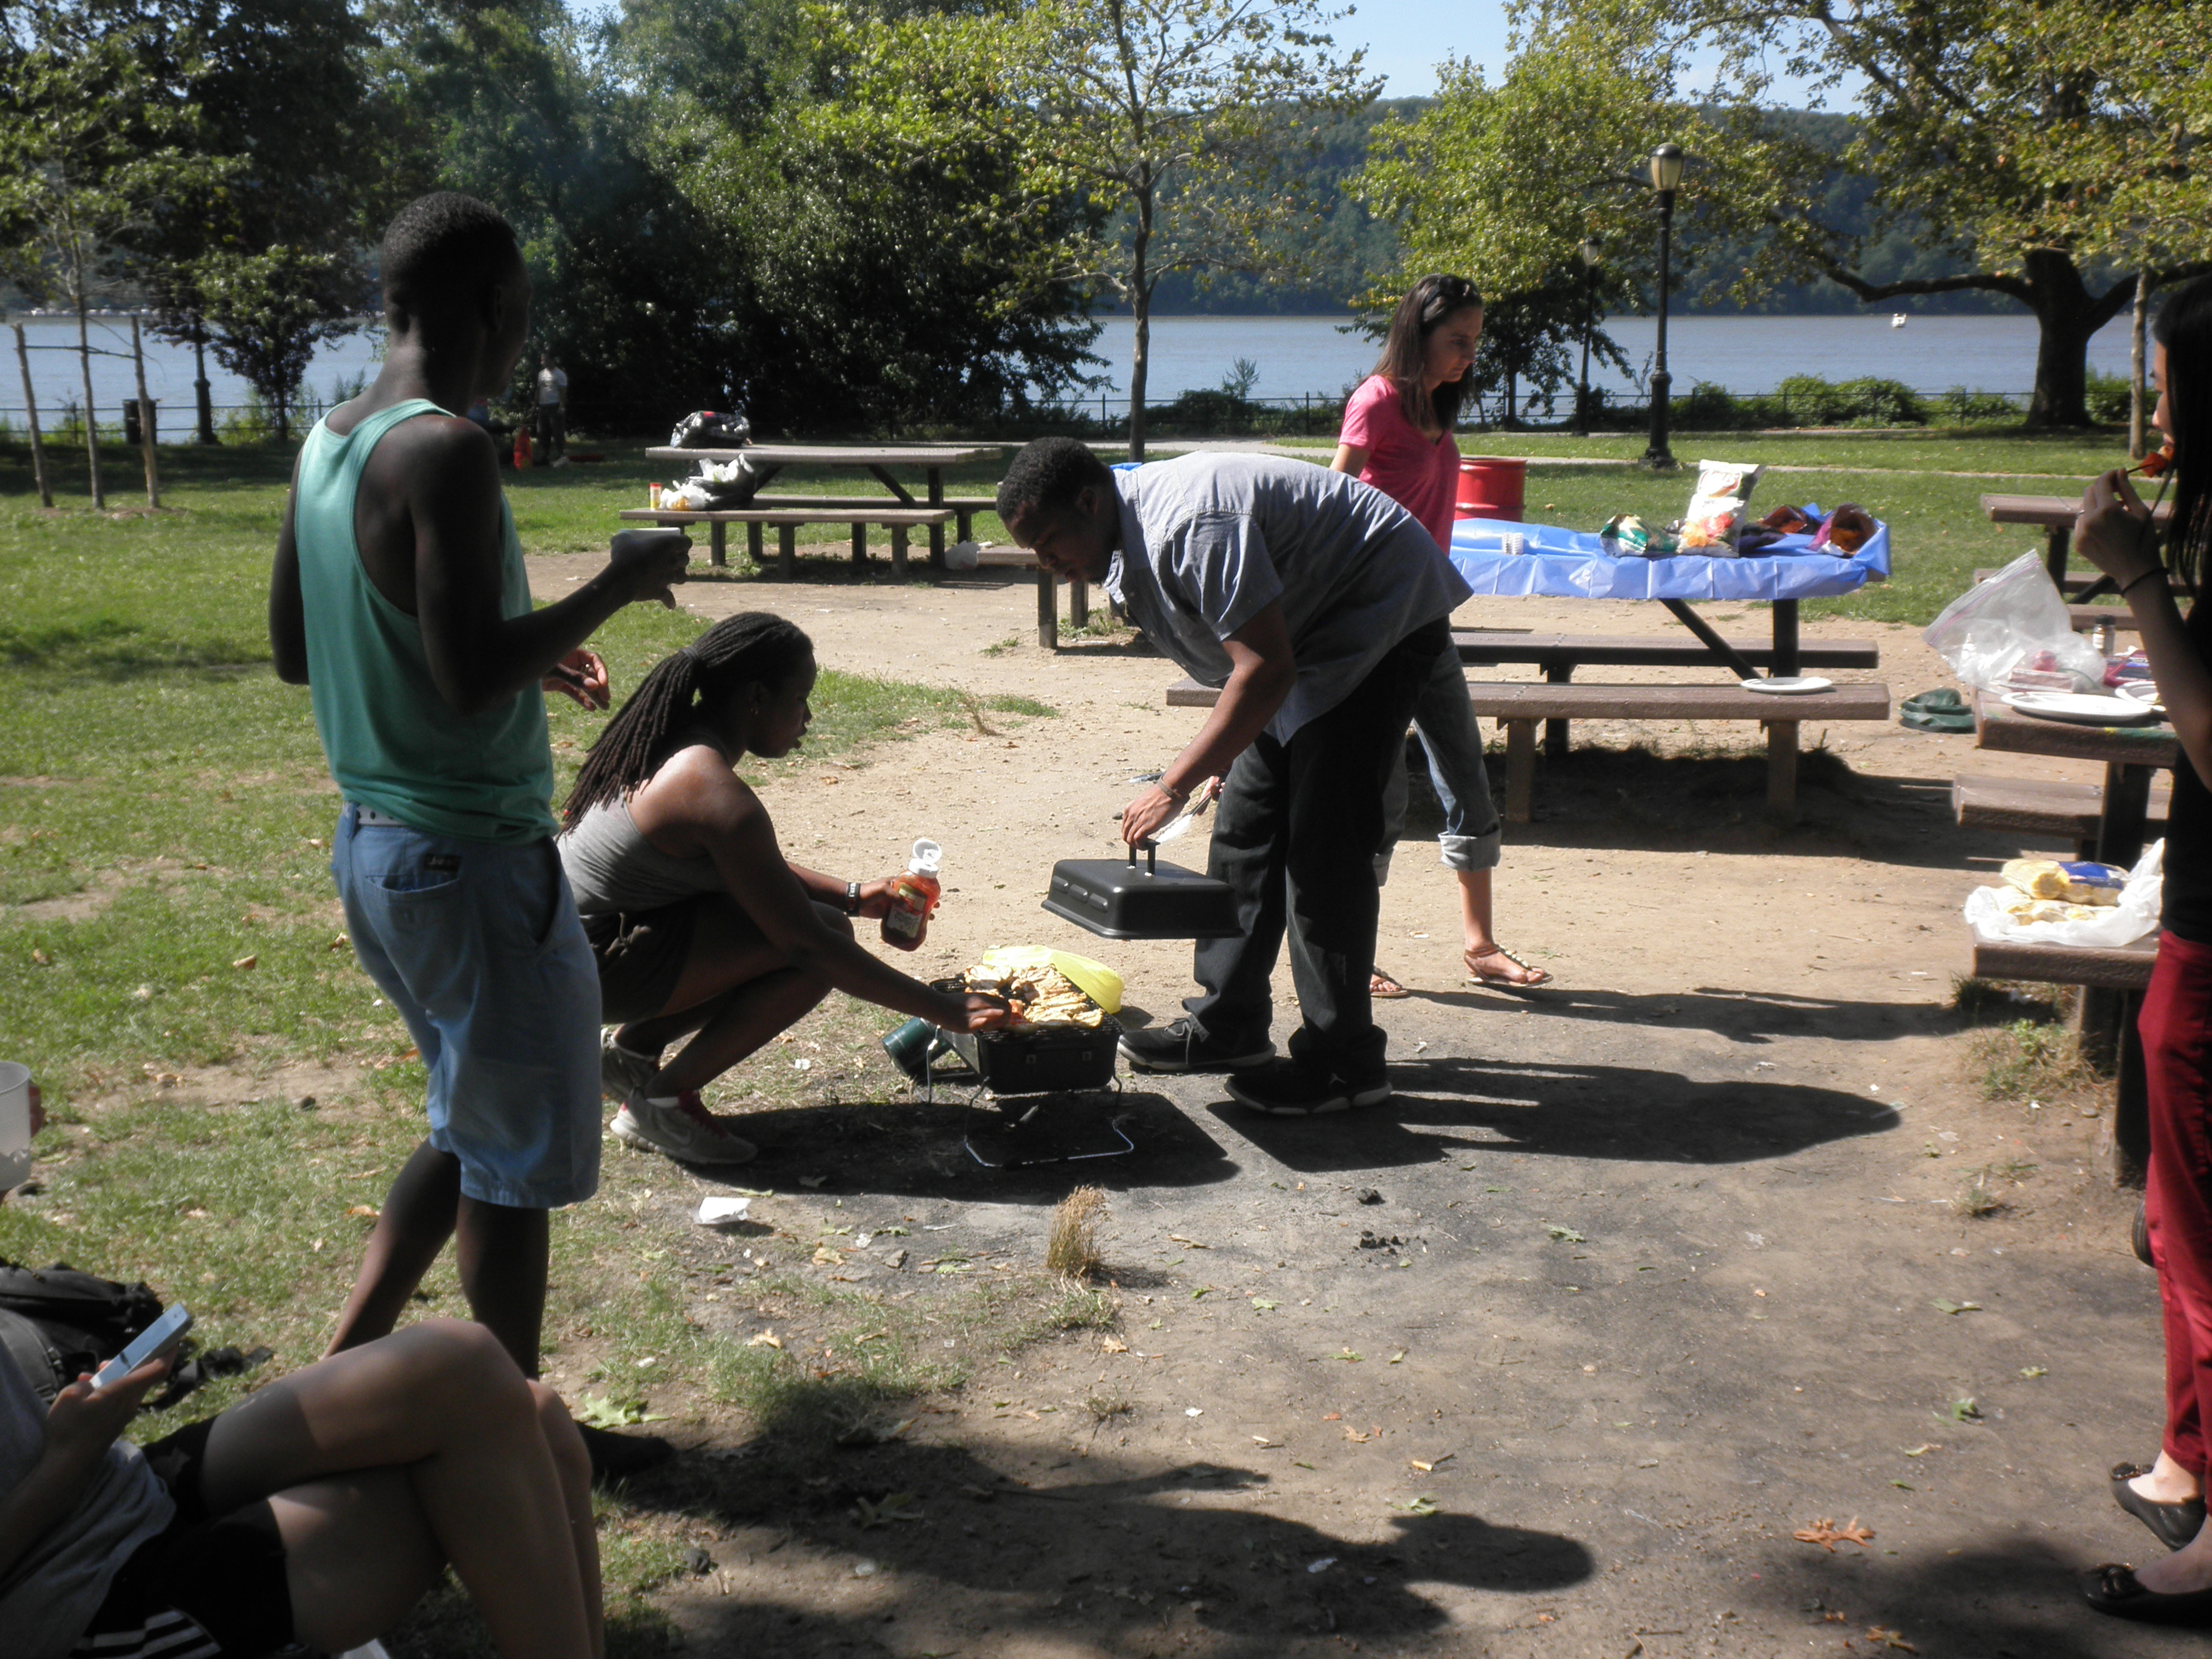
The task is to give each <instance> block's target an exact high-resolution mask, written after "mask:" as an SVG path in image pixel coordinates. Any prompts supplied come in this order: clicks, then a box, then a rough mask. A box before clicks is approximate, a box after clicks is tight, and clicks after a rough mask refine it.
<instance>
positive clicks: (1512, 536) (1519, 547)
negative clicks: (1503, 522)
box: [1498, 530, 1528, 558]
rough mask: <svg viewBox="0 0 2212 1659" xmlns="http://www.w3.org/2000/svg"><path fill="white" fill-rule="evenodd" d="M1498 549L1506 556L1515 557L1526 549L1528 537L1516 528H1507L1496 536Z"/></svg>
mask: <svg viewBox="0 0 2212 1659" xmlns="http://www.w3.org/2000/svg"><path fill="white" fill-rule="evenodd" d="M1498 550H1499V551H1500V552H1502V553H1504V554H1505V555H1506V556H1508V557H1513V558H1517V557H1519V556H1521V555H1522V554H1523V553H1526V552H1527V551H1528V537H1527V536H1525V535H1523V534H1522V532H1520V531H1518V530H1509V531H1507V532H1505V533H1504V535H1502V536H1500V537H1499V538H1498Z"/></svg>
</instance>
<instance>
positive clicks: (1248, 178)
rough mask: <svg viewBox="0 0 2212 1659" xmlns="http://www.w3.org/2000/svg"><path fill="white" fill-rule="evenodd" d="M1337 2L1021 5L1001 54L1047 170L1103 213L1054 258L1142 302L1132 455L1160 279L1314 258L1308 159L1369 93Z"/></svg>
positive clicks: (1141, 420)
mask: <svg viewBox="0 0 2212 1659" xmlns="http://www.w3.org/2000/svg"><path fill="white" fill-rule="evenodd" d="M1334 18H1335V14H1334V13H1331V12H1328V11H1327V10H1325V9H1323V7H1322V4H1321V3H1319V0H1037V3H1036V4H1035V5H1033V6H1032V7H1031V8H1030V9H1029V10H1028V11H1027V12H1026V13H1025V14H1024V15H1023V16H1022V18H1021V19H1020V21H1019V23H1018V29H1017V35H1018V46H1017V49H1016V52H1015V54H1014V56H1013V58H1012V60H1011V62H1010V64H1009V67H1010V69H1011V70H1012V85H1013V91H1014V95H1015V96H1016V97H1017V98H1018V100H1020V101H1021V102H1022V104H1024V106H1027V107H1028V108H1030V109H1031V110H1033V111H1034V112H1035V115H1036V119H1037V121H1038V122H1039V123H1040V124H1041V125H1042V128H1043V132H1042V146H1041V150H1042V155H1043V157H1044V158H1046V160H1047V161H1048V164H1049V167H1050V171H1049V172H1048V173H1047V174H1046V175H1045V178H1046V179H1047V180H1048V182H1049V183H1051V184H1055V185H1058V186H1059V191H1060V192H1062V193H1067V194H1079V195H1080V196H1081V197H1082V198H1083V199H1084V200H1085V203H1086V204H1087V205H1088V206H1089V207H1090V208H1091V210H1093V211H1094V212H1095V214H1096V215H1097V218H1096V220H1095V221H1094V224H1095V227H1096V228H1094V229H1093V230H1092V231H1091V234H1087V235H1073V234H1071V235H1070V236H1069V237H1067V238H1066V240H1064V241H1063V242H1062V244H1061V246H1060V250H1059V255H1060V264H1059V273H1060V275H1061V276H1063V277H1064V278H1065V279H1067V280H1070V281H1074V282H1082V283H1096V284H1098V285H1099V286H1101V287H1102V288H1103V289H1104V290H1105V291H1106V292H1108V293H1110V294H1111V295H1113V296H1114V297H1115V298H1116V299H1118V300H1119V301H1121V302H1122V303H1123V304H1124V305H1126V306H1127V307H1128V308H1129V311H1130V313H1131V314H1132V315H1133V317H1134V318H1135V319H1136V347H1135V352H1134V355H1133V359H1132V362H1131V368H1130V375H1129V382H1130V384H1129V453H1130V456H1131V457H1132V458H1133V459H1143V457H1144V453H1145V381H1146V370H1147V367H1148V363H1149V358H1150V343H1151V317H1152V301H1153V296H1154V295H1155V292H1156V291H1157V289H1158V286H1159V283H1160V282H1161V280H1162V279H1163V278H1164V277H1165V276H1171V275H1175V274H1177V273H1187V274H1189V275H1192V276H1201V277H1203V276H1211V275H1212V274H1214V273H1217V272H1222V271H1245V272H1257V271H1267V272H1271V273H1275V274H1279V275H1288V276H1291V277H1292V278H1294V279H1295V278H1297V277H1298V276H1304V275H1306V274H1307V272H1308V271H1309V270H1310V264H1309V260H1310V251H1311V249H1312V248H1313V246H1314V245H1315V243H1316V228H1317V227H1318V225H1319V222H1320V215H1319V213H1318V210H1317V208H1316V204H1315V203H1314V202H1313V201H1312V200H1311V199H1310V197H1308V196H1307V194H1306V192H1305V191H1304V188H1303V186H1304V185H1305V183H1306V182H1307V179H1308V178H1309V176H1310V173H1309V167H1310V161H1311V158H1312V157H1313V156H1314V155H1316V152H1317V151H1318V150H1319V149H1320V148H1321V146H1322V143H1323V140H1324V137H1325V136H1326V133H1327V131H1328V127H1329V126H1330V125H1332V124H1334V123H1335V122H1338V121H1340V120H1342V119H1343V118H1345V117H1346V115H1348V114H1350V113H1352V112H1355V111H1357V110H1358V109H1360V108H1362V107H1363V106H1365V105H1366V104H1367V103H1368V102H1369V101H1370V100H1371V99H1372V98H1373V96H1374V94H1375V82H1373V81H1372V80H1370V78H1369V77H1368V76H1366V74H1365V72H1364V69H1363V68H1362V64H1361V54H1360V53H1358V52H1352V53H1350V54H1349V55H1346V56H1339V55H1338V54H1337V52H1336V49H1335V46H1334V41H1333V40H1331V39H1330V37H1329V36H1328V34H1326V33H1322V32H1321V31H1322V28H1323V27H1325V26H1326V25H1328V23H1329V22H1331V21H1334Z"/></svg>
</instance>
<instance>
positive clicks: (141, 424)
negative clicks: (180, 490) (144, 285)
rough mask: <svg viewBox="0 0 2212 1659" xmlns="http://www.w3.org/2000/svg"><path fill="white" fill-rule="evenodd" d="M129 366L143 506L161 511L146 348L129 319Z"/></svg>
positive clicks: (159, 474) (134, 320)
mask: <svg viewBox="0 0 2212 1659" xmlns="http://www.w3.org/2000/svg"><path fill="white" fill-rule="evenodd" d="M131 368H132V369H133V371H134V372H135V373H136V374H137V376H138V453H140V454H141V455H143V456H144V457H145V459H146V505H147V506H149V507H152V508H153V509H154V510H155V512H157V513H158V512H160V511H161V470H160V467H159V465H158V464H157V463H156V461H155V458H154V405H153V404H152V403H151V402H150V401H149V399H148V398H147V396H146V348H145V345H144V343H143V341H142V340H141V338H140V337H139V333H138V318H137V314H136V313H133V314H132V316H131Z"/></svg>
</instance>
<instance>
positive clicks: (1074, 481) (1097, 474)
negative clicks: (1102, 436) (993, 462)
mask: <svg viewBox="0 0 2212 1659" xmlns="http://www.w3.org/2000/svg"><path fill="white" fill-rule="evenodd" d="M1090 484H1104V485H1105V486H1106V487H1107V488H1108V489H1112V488H1113V485H1114V474H1113V471H1112V469H1110V468H1109V467H1108V466H1107V465H1106V463H1105V462H1103V461H1102V460H1100V459H1098V457H1097V455H1096V454H1095V453H1092V451H1091V446H1090V445H1088V444H1086V443H1083V442H1081V441H1079V440H1077V439H1074V438H1038V439H1036V440H1034V441H1031V442H1030V443H1028V444H1026V445H1024V447H1023V449H1022V453H1020V454H1018V455H1017V456H1015V457H1014V464H1013V465H1012V466H1010V467H1008V468H1007V469H1006V477H1004V478H1002V479H1000V482H999V500H998V508H999V518H1000V521H1001V522H1004V523H1008V524H1011V523H1012V521H1013V520H1014V519H1015V518H1016V517H1017V516H1018V515H1019V514H1021V513H1028V512H1030V511H1032V510H1033V509H1036V508H1039V507H1042V508H1043V509H1044V510H1045V511H1046V512H1048V513H1058V512H1064V511H1066V509H1067V508H1069V507H1073V506H1074V505H1075V497H1076V495H1077V494H1078V493H1079V491H1081V490H1082V489H1084V488H1085V486H1086V485H1090Z"/></svg>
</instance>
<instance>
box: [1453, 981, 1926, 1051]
mask: <svg viewBox="0 0 2212 1659" xmlns="http://www.w3.org/2000/svg"><path fill="white" fill-rule="evenodd" d="M1929 984H1930V986H1931V987H1932V986H1933V985H1934V984H1935V981H1933V980H1930V981H1929ZM1413 998H1414V999H1415V1000H1420V1001H1425V1002H1433V1003H1437V1004H1439V1005H1441V1006H1445V1007H1451V1008H1464V1009H1466V1010H1468V1012H1489V1013H1502V1012H1517V1011H1519V1010H1522V1009H1533V1010H1534V1011H1535V1012H1537V1013H1540V1014H1542V1015H1544V1016H1545V1017H1547V1018H1553V1019H1578V1020H1595V1021H1600V1022H1602V1023H1604V1024H1619V1025H1640V1026H1656V1027H1657V1028H1659V1029H1660V1030H1670V1031H1671V1030H1707V1031H1711V1032H1712V1033H1713V1034H1714V1035H1715V1036H1723V1037H1726V1038H1727V1039H1728V1040H1729V1042H1741V1043H1754V1044H1763V1043H1766V1042H1772V1041H1774V1040H1775V1039H1777V1038H1780V1037H1800V1036H1809V1037H1831V1038H1834V1039H1836V1040H1838V1041H1839V1042H1887V1041H1889V1040H1890V1039H1891V1038H1893V1037H1899V1036H1917V1035H1923V1034H1940V1033H1947V1032H1949V1031H1953V1030H1957V1029H1958V1024H1959V1019H1958V1016H1957V1015H1956V1014H1955V1013H1954V1012H1951V1011H1950V1010H1949V1009H1948V1008H1941V1007H1936V1006H1930V1005H1929V1004H1926V1003H1915V1002H1846V1001H1844V1000H1840V999H1838V998H1833V997H1807V996H1798V995H1796V994H1792V993H1790V992H1786V991H1732V990H1729V989H1726V988H1725V987H1720V986H1714V985H1700V986H1697V987H1694V988H1692V989H1690V990H1686V991H1672V992H1668V993H1664V994H1650V995H1635V994H1630V993H1628V992H1626V991H1591V990H1585V989H1583V988H1582V987H1578V986H1567V985H1559V984H1553V985H1547V986H1544V987H1541V988H1539V989H1536V990H1531V991H1519V992H1510V991H1415V992H1414V993H1413Z"/></svg>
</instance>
